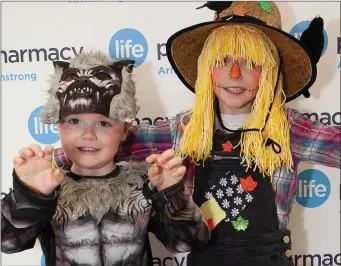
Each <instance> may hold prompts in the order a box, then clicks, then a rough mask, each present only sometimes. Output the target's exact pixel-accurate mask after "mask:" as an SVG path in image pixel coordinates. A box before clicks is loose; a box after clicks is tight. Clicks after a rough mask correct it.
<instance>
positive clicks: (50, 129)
mask: <svg viewBox="0 0 341 266" xmlns="http://www.w3.org/2000/svg"><path fill="white" fill-rule="evenodd" d="M43 107H44V106H40V107H37V108H36V109H34V111H33V112H32V113H31V115H30V117H29V119H28V130H29V131H30V134H31V136H32V137H33V138H34V139H35V140H36V141H38V142H39V143H41V144H53V143H56V142H57V141H59V139H60V137H59V134H58V128H57V125H53V124H51V125H48V124H44V123H42V122H41V120H40V112H41V110H42V109H43Z"/></svg>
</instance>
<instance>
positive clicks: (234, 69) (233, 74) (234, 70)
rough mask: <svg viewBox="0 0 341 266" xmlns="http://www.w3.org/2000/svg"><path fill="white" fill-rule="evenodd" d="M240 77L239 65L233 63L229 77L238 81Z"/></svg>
mask: <svg viewBox="0 0 341 266" xmlns="http://www.w3.org/2000/svg"><path fill="white" fill-rule="evenodd" d="M240 76H241V73H240V68H239V64H238V63H237V62H235V63H233V65H232V67H231V71H230V77H231V78H234V79H239V78H240Z"/></svg>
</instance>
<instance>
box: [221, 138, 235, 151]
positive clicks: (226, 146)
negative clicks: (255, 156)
mask: <svg viewBox="0 0 341 266" xmlns="http://www.w3.org/2000/svg"><path fill="white" fill-rule="evenodd" d="M222 146H223V151H226V152H229V151H232V149H233V145H232V143H231V142H230V141H226V143H224V144H223V145H222Z"/></svg>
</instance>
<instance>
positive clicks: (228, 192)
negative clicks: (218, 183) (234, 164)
mask: <svg viewBox="0 0 341 266" xmlns="http://www.w3.org/2000/svg"><path fill="white" fill-rule="evenodd" d="M225 192H226V195H227V196H228V197H232V195H233V193H234V191H233V189H232V188H230V187H228V188H227V189H226V191H225Z"/></svg>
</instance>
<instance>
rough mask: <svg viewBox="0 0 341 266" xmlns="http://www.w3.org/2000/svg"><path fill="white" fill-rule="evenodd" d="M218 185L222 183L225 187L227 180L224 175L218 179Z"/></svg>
mask: <svg viewBox="0 0 341 266" xmlns="http://www.w3.org/2000/svg"><path fill="white" fill-rule="evenodd" d="M219 183H220V185H222V186H223V187H226V185H227V180H226V178H225V177H223V178H222V179H220V182H219Z"/></svg>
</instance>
